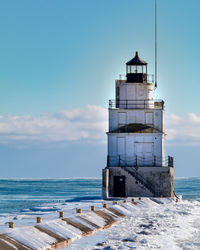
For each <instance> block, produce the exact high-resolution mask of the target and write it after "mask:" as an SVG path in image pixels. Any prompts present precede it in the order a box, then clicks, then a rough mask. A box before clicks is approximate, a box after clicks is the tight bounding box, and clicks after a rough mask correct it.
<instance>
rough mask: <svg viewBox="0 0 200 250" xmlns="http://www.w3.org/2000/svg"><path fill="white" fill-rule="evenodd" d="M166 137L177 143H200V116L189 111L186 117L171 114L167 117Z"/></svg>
mask: <svg viewBox="0 0 200 250" xmlns="http://www.w3.org/2000/svg"><path fill="white" fill-rule="evenodd" d="M166 133H167V137H166V139H167V140H168V141H169V143H173V144H175V145H187V146H189V145H200V117H199V116H197V115H196V114H194V113H188V114H187V115H186V116H184V117H180V116H177V115H175V114H170V115H169V116H167V117H166Z"/></svg>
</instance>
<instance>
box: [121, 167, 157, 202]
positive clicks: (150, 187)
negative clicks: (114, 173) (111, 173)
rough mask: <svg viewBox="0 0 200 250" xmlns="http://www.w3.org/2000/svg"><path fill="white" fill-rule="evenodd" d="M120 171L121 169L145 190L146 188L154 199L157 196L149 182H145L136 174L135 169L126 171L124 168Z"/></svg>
mask: <svg viewBox="0 0 200 250" xmlns="http://www.w3.org/2000/svg"><path fill="white" fill-rule="evenodd" d="M121 169H123V170H124V171H125V172H126V173H128V174H129V175H131V176H133V177H134V178H135V179H136V181H138V182H139V183H141V184H142V185H143V186H144V187H145V188H147V189H148V190H149V191H150V192H151V193H152V195H153V196H154V197H156V196H157V193H156V191H155V189H154V187H153V186H152V184H151V183H150V182H148V181H147V180H145V178H144V177H143V176H142V175H140V174H139V173H138V172H137V170H136V168H135V167H132V168H131V170H129V169H127V168H126V167H121Z"/></svg>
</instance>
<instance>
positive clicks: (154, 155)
mask: <svg viewBox="0 0 200 250" xmlns="http://www.w3.org/2000/svg"><path fill="white" fill-rule="evenodd" d="M154 166H156V156H155V155H154Z"/></svg>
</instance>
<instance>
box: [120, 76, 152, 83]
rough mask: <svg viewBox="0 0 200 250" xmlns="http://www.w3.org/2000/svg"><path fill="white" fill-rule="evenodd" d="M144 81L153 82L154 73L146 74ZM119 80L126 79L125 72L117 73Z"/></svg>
mask: <svg viewBox="0 0 200 250" xmlns="http://www.w3.org/2000/svg"><path fill="white" fill-rule="evenodd" d="M146 76H147V77H146V82H147V83H154V82H155V79H154V74H146ZM119 80H120V81H126V80H127V77H126V75H125V74H120V75H119Z"/></svg>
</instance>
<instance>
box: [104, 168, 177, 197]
mask: <svg viewBox="0 0 200 250" xmlns="http://www.w3.org/2000/svg"><path fill="white" fill-rule="evenodd" d="M126 170H128V171H129V172H127V171H126ZM132 170H133V167H109V168H105V169H103V189H102V191H103V198H104V199H112V198H114V176H125V193H126V195H125V196H126V197H139V196H141V197H154V196H157V197H160V196H163V197H173V190H174V182H173V180H174V169H173V168H172V167H137V168H136V171H137V172H138V174H139V175H140V176H142V177H143V178H144V179H145V180H146V182H148V183H149V184H150V185H151V187H153V189H154V190H155V191H156V195H155V194H153V193H152V192H151V191H150V190H149V189H148V188H146V187H145V186H144V185H143V184H142V183H141V182H140V181H138V180H137V179H135V178H134V177H133V175H131V174H130V172H131V171H132Z"/></svg>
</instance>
